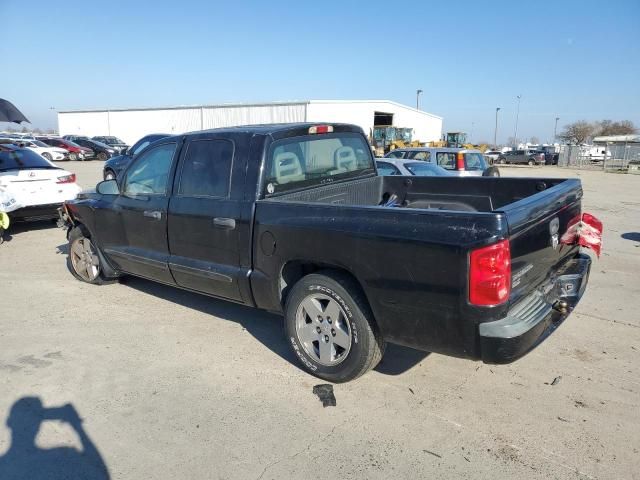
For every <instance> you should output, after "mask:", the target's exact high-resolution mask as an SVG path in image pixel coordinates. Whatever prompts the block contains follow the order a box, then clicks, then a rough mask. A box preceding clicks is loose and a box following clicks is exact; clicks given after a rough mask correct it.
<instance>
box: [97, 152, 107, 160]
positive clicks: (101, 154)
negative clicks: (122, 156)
mask: <svg viewBox="0 0 640 480" xmlns="http://www.w3.org/2000/svg"><path fill="white" fill-rule="evenodd" d="M106 159H107V154H106V153H104V152H100V153H99V154H98V160H101V161H103V162H104V161H105V160H106Z"/></svg>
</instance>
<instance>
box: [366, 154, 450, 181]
mask: <svg viewBox="0 0 640 480" xmlns="http://www.w3.org/2000/svg"><path fill="white" fill-rule="evenodd" d="M376 167H378V173H379V174H380V175H416V176H418V177H451V176H452V175H453V174H452V173H450V172H448V171H447V170H445V169H444V168H442V167H439V166H437V165H434V164H433V163H429V162H422V161H420V160H402V159H400V158H388V157H387V158H376Z"/></svg>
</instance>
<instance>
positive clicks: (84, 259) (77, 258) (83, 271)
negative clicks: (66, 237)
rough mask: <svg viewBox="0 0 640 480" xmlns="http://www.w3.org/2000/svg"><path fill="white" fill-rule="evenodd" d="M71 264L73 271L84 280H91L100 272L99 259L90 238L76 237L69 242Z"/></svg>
mask: <svg viewBox="0 0 640 480" xmlns="http://www.w3.org/2000/svg"><path fill="white" fill-rule="evenodd" d="M69 254H70V255H71V265H73V269H74V270H75V272H76V273H77V274H78V275H79V276H80V277H81V278H82V279H83V280H85V281H87V282H92V281H94V280H95V279H96V278H98V275H99V274H100V259H99V258H98V255H97V254H96V251H95V249H94V248H93V245H92V244H91V240H89V239H88V238H86V237H82V238H78V239H76V240H74V241H73V243H72V244H71V252H70V253H69Z"/></svg>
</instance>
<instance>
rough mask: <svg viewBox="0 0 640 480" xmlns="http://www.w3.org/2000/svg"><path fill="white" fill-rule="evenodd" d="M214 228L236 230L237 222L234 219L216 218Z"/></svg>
mask: <svg viewBox="0 0 640 480" xmlns="http://www.w3.org/2000/svg"><path fill="white" fill-rule="evenodd" d="M213 226H214V227H220V228H226V229H229V230H233V229H234V228H236V221H235V220H234V219H233V218H224V217H216V218H214V219H213Z"/></svg>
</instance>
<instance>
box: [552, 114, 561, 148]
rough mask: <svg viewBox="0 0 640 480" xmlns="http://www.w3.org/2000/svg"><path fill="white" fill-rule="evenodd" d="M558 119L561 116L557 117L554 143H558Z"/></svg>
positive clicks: (554, 128)
mask: <svg viewBox="0 0 640 480" xmlns="http://www.w3.org/2000/svg"><path fill="white" fill-rule="evenodd" d="M558 120H560V117H556V124H555V126H554V127H553V143H556V138H558Z"/></svg>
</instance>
